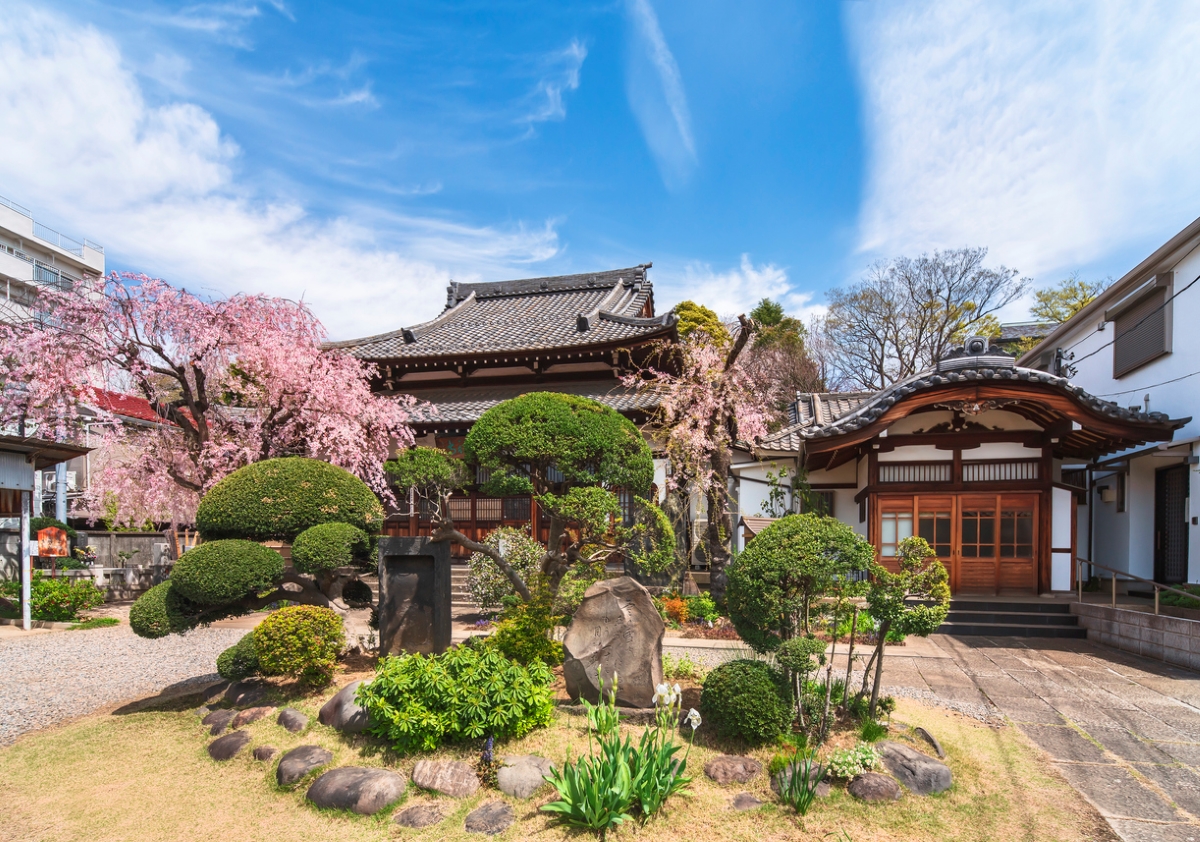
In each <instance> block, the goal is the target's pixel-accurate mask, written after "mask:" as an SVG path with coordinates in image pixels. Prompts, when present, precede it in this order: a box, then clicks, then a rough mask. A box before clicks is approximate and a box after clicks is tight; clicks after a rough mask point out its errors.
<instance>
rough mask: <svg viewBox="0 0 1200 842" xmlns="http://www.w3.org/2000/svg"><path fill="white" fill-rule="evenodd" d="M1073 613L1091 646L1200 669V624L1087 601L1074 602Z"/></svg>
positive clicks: (1194, 621) (1072, 605) (1179, 618)
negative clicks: (1109, 647) (1095, 645)
mask: <svg viewBox="0 0 1200 842" xmlns="http://www.w3.org/2000/svg"><path fill="white" fill-rule="evenodd" d="M1071 613H1072V614H1074V615H1076V616H1077V617H1079V625H1081V626H1083V627H1084V628H1085V629H1087V636H1088V641H1090V642H1091V643H1100V644H1103V645H1105V646H1111V647H1113V648H1114V649H1121V650H1123V651H1125V652H1133V653H1135V654H1137V655H1144V656H1146V657H1148V658H1154V659H1155V660H1158V661H1163V662H1165V663H1168V664H1174V665H1175V666H1179V667H1186V668H1188V669H1193V670H1200V621H1197V620H1188V619H1184V618H1182V617H1168V616H1166V615H1163V614H1158V615H1155V614H1151V613H1149V612H1146V611H1134V610H1130V609H1127V608H1110V607H1108V606H1107V605H1094V604H1091V603H1086V602H1073V603H1071Z"/></svg>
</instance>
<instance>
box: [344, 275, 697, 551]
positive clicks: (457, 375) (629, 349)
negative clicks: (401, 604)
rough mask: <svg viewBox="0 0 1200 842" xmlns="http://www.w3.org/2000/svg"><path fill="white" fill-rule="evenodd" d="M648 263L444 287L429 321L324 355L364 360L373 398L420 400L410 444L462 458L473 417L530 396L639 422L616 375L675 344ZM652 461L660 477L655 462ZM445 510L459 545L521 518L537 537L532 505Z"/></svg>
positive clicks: (405, 529) (423, 526)
mask: <svg viewBox="0 0 1200 842" xmlns="http://www.w3.org/2000/svg"><path fill="white" fill-rule="evenodd" d="M650 266H651V264H649V263H646V264H643V265H640V266H632V267H630V268H628V269H614V270H610V271H605V272H594V273H586V274H580V275H566V276H561V277H552V278H531V279H527V280H516V281H499V282H493V283H478V284H464V283H451V284H450V286H449V288H448V289H447V295H446V306H445V309H444V310H443V311H442V312H441V313H440V314H439V315H438V316H437V317H436V318H434V319H432V320H430V321H428V322H423V323H421V324H418V325H413V326H412V327H406V328H402V329H400V330H396V331H392V332H390V333H383V334H379V335H378V336H368V337H365V338H362V339H353V340H349V341H346V342H337V343H332V344H331V346H330V347H334V348H338V349H340V350H342V351H344V352H346V353H349V354H352V355H353V356H355V357H358V358H359V359H361V360H365V361H368V362H371V363H374V364H375V365H376V366H377V367H378V370H379V373H378V378H377V380H376V382H375V384H374V387H375V388H376V389H377V390H378V391H379V392H380V393H382V394H390V395H412V396H413V397H415V398H416V399H417V400H418V401H420V403H419V404H418V409H417V411H416V413H415V414H414V416H413V418H412V420H411V424H412V426H413V428H414V430H415V432H416V434H417V444H419V445H424V446H428V447H434V446H436V447H441V448H445V449H447V450H450V451H452V452H461V449H462V444H463V439H464V437H465V436H466V434H467V431H468V430H469V429H470V428H471V425H472V424H474V423H475V421H476V420H478V418H479V417H480V416H481V415H482V414H483V413H484V412H486V411H487V410H488V409H490V408H491V407H493V406H495V405H496V404H498V403H501V402H502V401H505V400H508V399H509V398H514V397H517V396H518V395H522V394H525V393H527V392H535V391H541V392H565V393H568V394H572V395H581V396H583V397H588V398H592V399H594V400H597V401H599V402H601V403H604V404H607V405H608V406H611V407H612V408H614V409H616V410H617V411H618V412H620V413H622V414H623V415H625V416H626V417H628V418H630V419H631V420H633V421H634V422H635V423H641V422H643V421H645V420H646V419H647V417H648V411H649V410H650V409H652V406H651V405H650V404H648V403H647V398H646V397H645V396H644V395H639V394H637V393H636V392H635V391H634V390H633V389H630V388H628V387H626V386H624V385H623V384H622V383H621V382H620V380H619V379H618V378H619V376H620V375H621V374H622V373H624V372H625V371H627V370H629V368H630V367H631V366H633V365H638V364H640V363H642V362H644V361H645V359H646V358H647V356H648V355H649V354H650V353H652V351H653V347H654V346H655V345H656V344H657V343H660V342H663V341H666V342H674V341H676V340H677V338H678V337H677V333H676V329H675V316H674V315H673V314H671V313H665V314H662V315H657V314H655V311H654V287H653V285H652V284H651V282H650V279H649V277H648V272H647V270H648V269H650ZM657 463H658V464H659V471H660V472H661V471H662V470H663V467H662V465H663V461H662V460H657ZM660 487H661V483H660ZM452 504H453V505H454V506H455V507H456V509H455V511H454V512H453V515H454V519H455V522H456V524H457V525H458V526H459V528H460V529H462V530H463V531H464V533H466V534H467V535H468V536H470V537H477V536H478V537H482V536H483V535H486V534H487V532H489V531H491V530H492V529H494V528H496V527H497V526H500V525H524V524H528V523H530V521H531V520H532V521H533V522H534V523H535V532H536V531H537V528H536V524H537V512H536V507H534V506H532V501H531V500H530V498H528V497H505V498H492V497H486V496H484V495H482V494H479V493H477V492H472V493H471V494H469V495H468V496H466V497H460V498H456V499H455V500H453V501H452ZM428 514H429V513H428V512H422V511H420V510H419V506H410V507H408V508H407V509H406V510H404V511H400V512H396V513H394V514H392V515H391V516H390V517H389V518H388V521H387V524H386V526H385V531H386V533H387V534H391V535H420V534H428V530H429V517H428ZM456 550H457V548H456Z"/></svg>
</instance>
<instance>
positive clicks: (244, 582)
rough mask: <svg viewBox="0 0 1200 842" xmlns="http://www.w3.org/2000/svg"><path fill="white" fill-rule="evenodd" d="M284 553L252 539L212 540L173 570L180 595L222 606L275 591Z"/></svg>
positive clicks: (193, 550) (199, 547)
mask: <svg viewBox="0 0 1200 842" xmlns="http://www.w3.org/2000/svg"><path fill="white" fill-rule="evenodd" d="M283 567H284V562H283V556H281V555H280V554H279V553H277V552H275V550H272V549H270V548H269V547H264V546H263V545H262V544H256V543H254V542H253V541H239V540H233V539H228V540H223V541H209V542H206V543H203V544H201V545H200V546H198V547H196V548H195V549H192V550H188V551H187V552H186V553H184V554H183V555H182V556H180V558H179V561H177V562H176V563H175V567H174V569H173V570H172V571H171V581H172V582H174V583H175V588H176V589H177V590H178V591H179V594H180V595H181V596H183V597H186V598H187V599H189V600H191V601H192V602H195V603H197V604H199V605H220V604H222V603H227V602H233V601H235V600H238V599H241V598H242V597H244V596H247V595H249V594H254V593H260V592H262V591H269V590H273V589H274V588H275V586H276V585H277V584H278V583H279V581H280V579H281V578H282V577H283Z"/></svg>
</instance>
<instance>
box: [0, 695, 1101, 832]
mask: <svg viewBox="0 0 1200 842" xmlns="http://www.w3.org/2000/svg"><path fill="white" fill-rule="evenodd" d="M328 695H329V694H328V693H326V694H324V695H322V696H321V697H319V698H313V699H309V700H295V701H293V702H292V703H291V704H292V706H293V707H297V708H299V709H301V710H303V711H304V712H305V713H308V714H309V715H310V716H311V717H312V720H313V724H312V725H310V727H309V729H308V732H307V733H305V734H300V735H292V734H289V733H288V732H287V731H285V730H284V729H283V728H281V727H279V726H278V725H276V724H275V721H274V717H273V716H271V717H268V718H267V719H264V720H261V721H259V722H256V723H253V724H252V725H250V726H247V727H248V730H249V731H250V733H251V734H252V736H253V741H252V742H251V748H252V747H254V746H259V745H273V746H275V747H277V748H279V749H280V750H281V752H282V751H287V750H288V749H290V748H293V747H294V746H297V745H303V744H312V743H315V744H319V745H322V746H325V747H327V748H329V749H331V750H332V751H333V753H334V764H335V765H388V766H394V767H397V768H398V769H399V770H400V771H401V772H403V773H405V774H406V775H408V774H410V773H411V771H412V766H413V764H414V762H415V759H413V758H396V757H394V756H391V755H390V753H389V752H387V751H384V750H380V749H379V748H378V747H377V746H376V745H373V744H372V741H371V740H369V739H365V738H360V739H349V738H344V737H342V736H341V735H339V734H337V733H336V732H334V731H332V730H331V729H328V728H325V727H323V726H321V725H318V724H316V712H317V709H318V708H319V706H320V703H321V702H322V701H323V700H324V698H326V697H327V696H328ZM196 704H198V700H197V699H196V698H195V697H192V698H191V699H187V700H180V701H178V702H175V703H172V704H169V705H167V707H169V708H170V709H166V710H164V709H159V710H143V711H138V712H123V713H114V714H105V715H96V716H92V717H89V718H86V719H83V720H79V721H77V722H74V723H71V724H68V725H65V726H62V727H59V728H57V729H54V730H51V731H47V732H42V733H39V734H34V735H30V736H27V737H25V738H24V739H22V740H20V741H18V742H17V743H16V744H14V745H12V746H9V747H7V748H3V749H0V805H2V807H0V839H4V840H38V842H79V840H94V842H177V841H178V842H182V840H188V842H191V840H200V839H230V840H244V841H245V842H249V841H250V840H279V839H286V840H289V842H302V840H318V839H320V840H328V839H338V840H345V842H351V840H384V839H428V840H462V842H466V840H468V839H471V840H473V842H479V840H480V839H481V838H482V837H479V836H472V835H469V834H467V833H466V832H465V831H464V830H463V818H464V817H465V816H466V814H467V812H469V811H470V810H471V809H473V808H474V807H475V806H477V805H478V804H480V803H482V802H483V801H485V800H491V799H495V798H504V797H505V796H503V795H501V794H499V793H497V792H481V793H480V794H479V795H478V796H476V797H474V798H472V799H469V800H466V801H463V802H454V801H452V800H450V799H444V801H445V802H446V809H447V810H448V811H449V817H448V818H447V819H446V820H445V821H443V822H442V823H441V824H440V825H437V826H435V827H431V828H428V829H426V830H423V831H412V830H404V829H401V828H399V827H398V826H396V825H395V824H393V823H392V821H391V818H392V816H393V815H394V813H395V812H396V811H398V810H399V809H403V807H405V806H410V805H412V804H416V803H420V802H422V801H426V800H430V799H431V798H433V796H431V795H429V794H425V793H421V792H418V791H417V790H416V789H415V788H413V787H412V786H411V785H410V788H409V792H408V794H407V796H406V797H405V799H404V801H403V802H402V803H401V804H400V805H397V806H396V807H395V808H392V809H389V810H386V811H384V813H381V814H380V815H378V816H375V817H371V818H365V817H361V816H352V815H343V814H330V813H322V812H319V811H317V810H315V809H313V808H312V807H310V806H309V805H307V804H306V802H305V800H304V791H305V789H306V787H307V783H308V782H307V781H306V782H304V783H302V784H301V786H299V787H298V788H297V789H296V790H294V791H291V792H284V791H280V790H279V789H278V788H277V787H276V785H275V777H274V766H275V764H274V762H271V763H260V762H256V761H255V760H254V759H253V758H252V757H251V748H247V749H245V750H244V751H243V752H242V753H241V754H240V755H239V756H238V757H236V758H234V759H233V760H232V761H229V762H227V763H222V764H218V763H214V762H213V761H212V760H210V759H209V757H208V755H207V753H206V752H205V746H206V745H207V743H208V741H209V739H210V738H209V737H208V736H207V733H206V730H205V729H204V728H203V727H202V726H201V725H200V723H199V720H198V718H197V717H196V716H195V715H194V714H193V713H191V712H189V710H188V709H189V708H190V707H194V706H195V705H196ZM897 719H898V720H902V721H903V722H905V723H908V724H910V725H923V726H925V727H926V728H928V729H929V730H930V731H931V732H932V733H934V734H936V735H937V736H938V738H939V739H940V740H941V742H942V744H943V745H944V746H945V748H946V751H947V753H948V761H947V762H948V763H949V764H950V766H951V768H952V769H953V771H954V776H955V783H954V787H953V788H952V789H951V790H950V791H949V792H947V793H944V794H942V795H940V796H934V797H930V798H918V797H915V796H912V795H906V796H905V797H904V798H903V799H902V800H901V801H900V802H898V803H895V804H888V805H882V806H872V805H865V804H862V803H859V802H856V801H855V800H854V799H852V798H851V797H850V796H848V795H847V794H846V793H845V791H844V788H843V787H841V786H840V785H835V788H834V794H833V795H832V796H831V797H830V798H828V799H826V800H824V801H819V802H818V803H817V804H816V805H815V806H814V808H813V810H812V811H811V812H810V813H809V815H808V816H807V817H805V818H799V817H796V816H794V815H792V814H791V813H790V811H788V810H786V809H784V808H781V807H777V806H774V805H771V804H770V802H771V796H770V790H769V788H768V783H767V780H766V776H765V775H762V776H760V777H759V779H758V780H756V781H753V782H751V784H750V785H749V786H747V787H745V788H744V789H745V790H746V791H750V792H753V793H754V794H756V795H757V796H758V797H759V798H761V799H762V800H764V801H767V802H768V806H766V807H764V808H762V809H760V810H758V811H754V812H749V813H735V812H733V811H732V810H730V809H729V806H728V805H729V801H730V800H731V799H732V797H733V796H734V795H735V794H736V793H737V792H739V791H741V789H740V788H734V787H731V788H722V787H719V786H717V785H716V784H714V783H712V782H711V781H709V780H708V779H707V778H706V777H705V776H704V774H703V771H702V768H703V765H704V761H705V760H707V759H708V758H710V757H712V756H714V755H716V754H719V753H721V749H730V748H732V747H731V746H707V745H702V744H701V742H700V741H697V744H696V746H695V749H694V750H693V752H692V755H691V760H690V762H689V769H690V770H692V772H693V774H694V775H695V780H694V781H693V783H692V784H691V788H690V794H689V795H687V796H685V797H679V798H676V799H673V800H672V801H671V802H670V805H669V806H670V811H669V813H668V814H667V815H665V816H663V817H660V818H657V819H655V820H652V821H651V822H650V823H649V824H647V825H646V826H644V827H641V826H630V827H627V828H625V829H622V830H621V831H619V832H618V833H615V834H612V835H610V837H609V838H610V839H615V840H622V839H630V840H632V839H639V840H657V839H670V840H671V841H672V842H717V840H746V842H771V840H798V839H799V840H836V842H867V840H871V842H883V840H979V842H991V840H1005V841H1006V842H1018V840H1030V842H1032V840H1048V842H1049V840H1053V842H1076V841H1077V840H1078V842H1082V840H1111V839H1114V837H1113V836H1112V834H1111V832H1110V831H1109V830H1108V829H1107V826H1106V825H1105V824H1104V823H1103V821H1102V820H1101V819H1100V817H1099V816H1098V815H1097V814H1096V812H1095V810H1093V809H1092V808H1091V807H1090V806H1088V805H1087V804H1086V802H1084V801H1083V799H1082V798H1080V796H1078V795H1077V794H1076V793H1075V792H1074V791H1073V790H1072V789H1071V788H1070V787H1069V786H1068V785H1067V784H1066V783H1065V782H1064V781H1063V780H1062V779H1061V778H1060V777H1058V776H1057V775H1056V774H1055V773H1054V771H1053V770H1052V769H1051V768H1050V767H1049V765H1048V764H1047V763H1046V762H1045V761H1044V760H1043V759H1042V757H1041V756H1040V754H1039V752H1038V750H1037V749H1036V748H1035V747H1033V746H1032V745H1031V744H1030V743H1029V742H1027V741H1026V740H1025V738H1024V737H1023V736H1022V735H1021V734H1020V733H1019V732H1018V731H1017V730H1016V729H1014V728H993V727H989V726H986V725H983V724H981V723H979V722H976V721H974V720H972V719H969V718H966V717H963V716H960V715H958V714H954V713H949V712H946V711H943V710H938V709H933V708H929V707H926V706H923V705H920V704H918V703H915V702H908V701H901V702H900V709H899V711H898V713H897ZM582 724H583V720H582V719H580V718H578V717H575V716H571V715H568V714H565V713H560V714H559V715H558V719H557V721H556V723H555V726H554V727H552V728H550V729H546V730H544V731H541V732H538V733H535V734H532V735H530V736H529V737H527V738H526V739H524V740H521V741H519V742H516V743H513V744H509V745H504V746H498V747H497V755H503V754H510V753H511V754H527V753H530V754H542V755H544V756H547V757H550V758H551V759H554V760H556V761H561V760H562V759H563V758H564V757H566V756H574V755H576V754H578V753H580V752H581V751H583V750H586V746H587V738H586V733H585V732H584V730H583V727H582ZM703 731H704V729H703V727H702V728H701V733H703ZM441 754H442V755H443V756H446V757H456V758H458V759H463V760H467V761H469V762H472V763H474V761H475V760H476V759H477V756H478V755H477V749H476V748H475V747H471V748H470V749H463V750H461V751H447V752H443V753H441ZM755 754H756V756H758V757H759V759H761V760H762V761H763V762H764V764H765V763H766V762H768V761H769V760H770V757H771V755H772V751H771V750H769V749H764V750H761V751H759V752H756V753H755ZM551 791H552V790H550V789H549V787H547V788H546V789H544V790H543V791H542V792H541V793H539V796H538V797H535V799H533V800H531V801H517V800H512V799H510V800H511V801H512V804H513V807H514V809H515V811H516V814H517V821H516V823H515V824H514V825H513V826H512V827H511V828H509V829H508V830H507V831H505V832H504V833H503V834H501V835H500V836H498V837H496V838H497V839H498V840H500V842H505V840H534V841H535V842H536V840H559V839H573V840H579V842H586V840H588V839H591V838H593V837H591V836H590V835H589V834H583V833H580V832H578V831H571V830H569V829H566V828H562V827H559V826H556V825H554V824H553V823H551V822H550V821H549V820H548V819H547V818H546V817H545V816H544V815H542V814H539V813H538V811H537V807H538V806H539V805H540V804H542V803H545V802H546V801H549V800H550V792H551Z"/></svg>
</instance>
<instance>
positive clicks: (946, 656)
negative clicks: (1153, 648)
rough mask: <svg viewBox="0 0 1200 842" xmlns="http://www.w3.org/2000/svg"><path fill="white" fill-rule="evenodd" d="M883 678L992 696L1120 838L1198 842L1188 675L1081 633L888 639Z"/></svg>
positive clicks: (1196, 707)
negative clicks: (901, 644)
mask: <svg viewBox="0 0 1200 842" xmlns="http://www.w3.org/2000/svg"><path fill="white" fill-rule="evenodd" d="M905 649H907V647H905ZM884 683H885V684H886V685H889V686H899V687H909V688H916V689H918V690H927V691H929V692H930V693H932V694H934V695H936V696H938V697H940V698H942V699H946V700H948V701H951V702H959V703H963V704H967V705H975V704H991V705H994V706H995V707H996V708H997V709H999V711H1000V712H1001V713H1003V714H1004V715H1005V716H1006V717H1008V718H1009V719H1010V720H1012V722H1014V723H1015V724H1016V726H1017V727H1018V728H1020V729H1021V730H1022V731H1023V732H1025V734H1027V735H1028V736H1029V738H1030V739H1031V740H1033V742H1035V743H1036V744H1037V745H1039V746H1040V747H1041V748H1042V749H1044V750H1045V751H1046V752H1047V753H1048V754H1049V755H1050V757H1051V758H1052V759H1053V762H1054V765H1055V766H1056V767H1057V768H1058V769H1059V771H1060V772H1062V774H1063V776H1064V777H1065V778H1066V779H1067V780H1068V781H1070V783H1071V785H1072V786H1074V787H1075V789H1076V790H1078V791H1079V792H1080V793H1081V794H1082V795H1083V796H1084V797H1085V798H1086V799H1087V800H1088V801H1090V802H1091V803H1092V804H1093V805H1095V807H1096V808H1097V809H1098V810H1099V811H1100V813H1101V814H1102V815H1103V816H1104V817H1105V819H1107V821H1108V823H1109V825H1111V826H1112V828H1113V830H1114V831H1116V833H1117V834H1118V835H1119V836H1120V837H1121V838H1122V839H1124V840H1128V842H1151V840H1153V842H1200V674H1198V673H1194V672H1191V671H1188V670H1184V669H1179V668H1175V667H1171V666H1168V665H1165V664H1162V663H1159V662H1155V661H1148V660H1146V659H1143V658H1139V657H1136V656H1133V655H1129V654H1126V653H1124V652H1118V651H1116V650H1112V649H1107V648H1105V647H1100V646H1094V645H1092V644H1090V643H1088V642H1087V641H1083V640H1062V641H1060V640H1053V639H1041V640H1039V639H1025V638H1011V637H1010V638H983V637H948V636H945V635H935V636H933V637H931V638H930V639H929V640H928V641H923V642H922V644H921V646H920V650H919V651H918V650H917V649H914V650H912V651H911V652H910V653H905V651H904V649H901V648H897V649H893V650H889V652H888V657H887V660H886V661H885V666H884Z"/></svg>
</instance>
